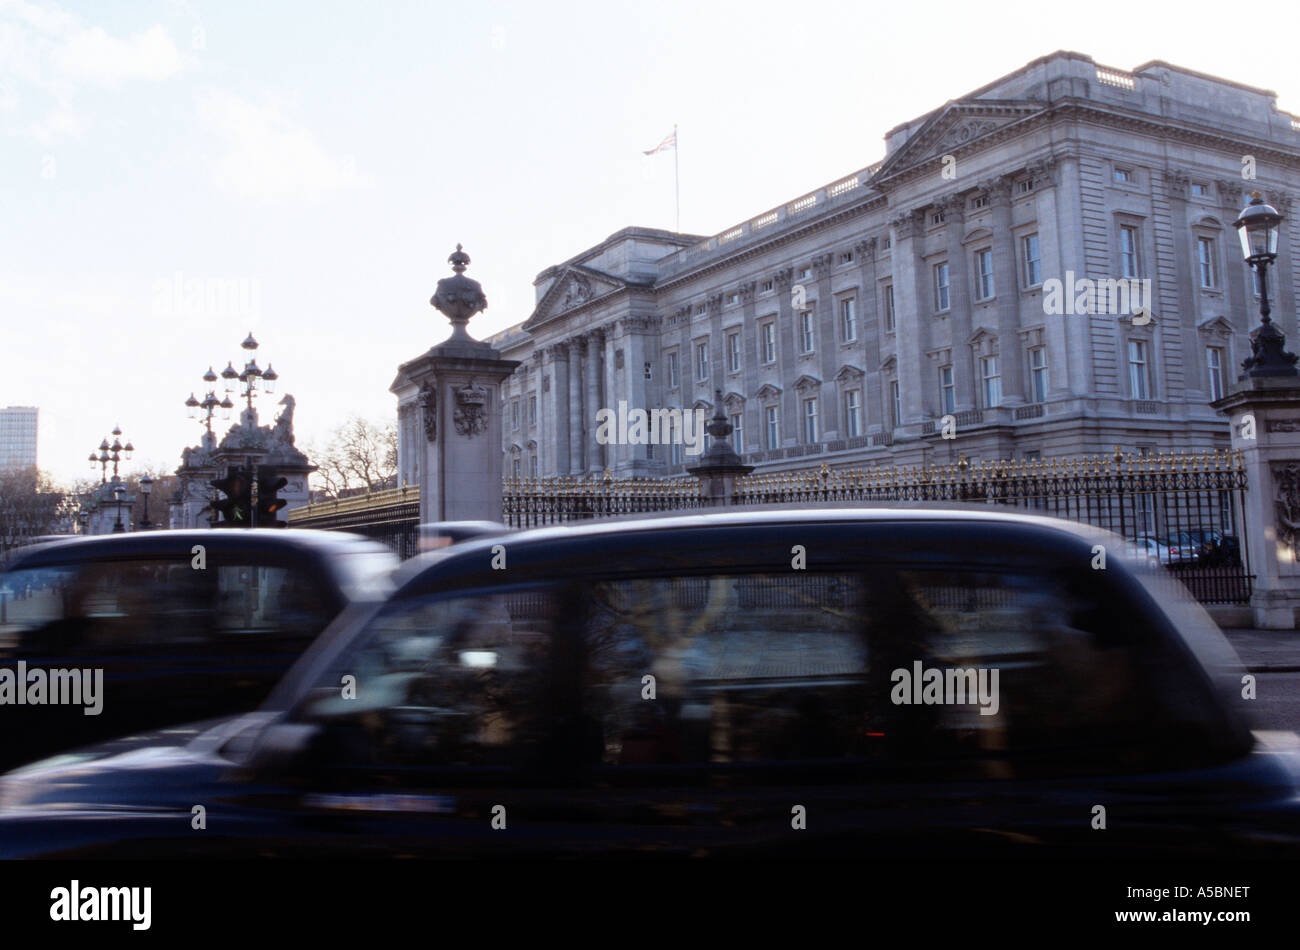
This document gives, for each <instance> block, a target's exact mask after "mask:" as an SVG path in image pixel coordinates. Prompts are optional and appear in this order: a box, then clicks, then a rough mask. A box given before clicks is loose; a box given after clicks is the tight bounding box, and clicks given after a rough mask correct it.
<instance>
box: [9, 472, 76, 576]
mask: <svg viewBox="0 0 1300 950" xmlns="http://www.w3.org/2000/svg"><path fill="white" fill-rule="evenodd" d="M75 511H76V498H75V496H73V495H71V494H70V493H68V492H64V491H61V490H59V489H58V488H57V487H56V486H55V485H54V482H53V480H52V479H51V478H50V476H49V474H48V473H46V472H41V471H38V470H37V469H35V468H26V469H17V470H13V471H0V559H2V558H4V557H7V555H8V552H9V551H10V550H11V549H13V548H16V547H20V546H22V545H24V544H30V543H31V542H32V541H33V540H34V539H36V538H39V537H40V536H41V535H44V534H62V533H71V531H72V518H73V516H74V514H75Z"/></svg>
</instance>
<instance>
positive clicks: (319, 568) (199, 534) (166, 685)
mask: <svg viewBox="0 0 1300 950" xmlns="http://www.w3.org/2000/svg"><path fill="white" fill-rule="evenodd" d="M397 563H398V561H397V557H396V556H395V555H393V554H392V553H391V552H389V551H388V549H387V548H385V547H383V546H382V545H379V544H377V543H375V542H372V541H368V540H366V539H363V538H359V537H356V536H353V535H347V534H338V533H327V532H312V531H294V530H281V531H272V530H269V529H268V530H248V531H215V530H208V531H153V532H139V533H130V534H115V535H105V536H98V537H80V538H75V539H65V540H59V541H54V542H51V543H48V544H39V545H33V546H31V547H28V548H24V549H22V550H21V551H19V552H16V553H15V556H14V557H13V559H12V560H11V561H10V563H9V564H8V567H7V570H6V571H5V572H4V573H3V574H0V727H2V728H0V765H2V766H3V767H4V768H12V767H13V766H14V765H17V764H20V763H22V762H27V761H31V760H32V759H35V758H38V757H41V756H46V755H49V754H51V753H53V752H57V751H60V750H62V749H67V748H73V747H76V746H80V745H84V744H86V743H87V742H93V741H98V740H100V739H106V738H111V737H117V736H122V735H125V734H127V733H130V732H133V731H136V730H142V729H156V728H158V727H160V726H167V725H171V724H174V723H185V722H192V721H194V720H195V719H200V718H206V717H211V716H219V715H229V714H231V713H237V712H246V711H249V710H253V709H256V708H257V706H258V705H259V704H260V703H261V702H262V701H263V700H265V699H266V697H267V694H268V693H269V692H270V691H271V688H272V687H273V686H274V685H275V684H276V682H278V681H279V679H280V678H281V677H282V676H283V675H284V673H285V671H286V670H287V669H288V668H289V667H290V666H291V665H292V663H293V661H294V660H296V659H297V658H298V656H299V655H300V654H301V653H302V651H303V650H304V649H305V648H306V647H307V645H308V644H309V643H311V641H312V640H313V639H314V638H315V637H316V635H317V634H319V633H320V632H321V630H323V629H324V628H325V626H326V625H327V624H328V623H329V622H330V621H331V620H332V619H333V618H334V617H335V616H337V615H338V613H339V612H340V611H341V610H342V609H343V608H344V607H345V606H346V605H348V604H349V603H351V602H353V601H357V600H366V599H374V600H379V599H382V597H383V596H384V595H385V594H387V593H388V592H390V591H391V590H392V585H391V580H390V579H389V575H391V571H392V569H393V568H394V567H395V566H396V565H397ZM6 670H7V671H9V672H8V673H7V674H6V672H5V671H6ZM95 671H102V672H98V673H97V672H95ZM20 674H21V675H20ZM56 691H58V694H57V695H56ZM55 699H62V700H65V701H66V700H73V701H72V702H66V703H65V704H63V705H55V704H53V701H54V700H55ZM33 700H36V701H37V702H35V703H34V702H33Z"/></svg>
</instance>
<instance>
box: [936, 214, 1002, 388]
mask: <svg viewBox="0 0 1300 950" xmlns="http://www.w3.org/2000/svg"><path fill="white" fill-rule="evenodd" d="M939 207H940V208H942V210H943V218H944V230H945V231H946V233H947V238H948V326H949V328H950V336H949V340H950V341H951V342H952V375H953V386H954V387H955V397H956V404H957V411H958V412H965V411H966V410H969V409H974V408H975V377H974V373H975V367H974V358H973V357H972V355H971V349H970V342H969V341H970V337H971V291H970V282H971V275H970V268H971V264H972V262H971V260H970V258H969V256H968V255H967V254H966V245H964V244H963V243H962V240H961V239H962V231H963V228H964V224H965V221H966V214H965V203H964V202H963V201H962V200H961V199H960V198H956V197H952V198H949V199H948V200H947V201H946V202H944V203H943V204H941V205H940V206H939ZM994 280H995V281H996V277H995V278H994ZM996 289H997V288H996V286H995V287H994V290H996ZM940 335H941V336H942V334H940ZM939 345H942V344H939ZM922 365H925V364H922ZM931 368H932V367H931ZM937 386H938V378H937V376H936V377H935V378H933V379H927V380H926V381H925V383H924V385H923V389H924V390H925V392H926V395H927V397H928V396H929V394H930V391H931V390H932V389H933V388H935V387H937ZM927 401H928V398H927ZM935 408H936V410H938V409H940V408H942V407H941V405H940V404H939V403H938V402H937V401H936V403H935Z"/></svg>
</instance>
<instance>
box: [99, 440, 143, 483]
mask: <svg viewBox="0 0 1300 950" xmlns="http://www.w3.org/2000/svg"><path fill="white" fill-rule="evenodd" d="M121 437H122V427H121V426H114V427H113V444H112V445H110V444H109V442H108V439H104V441H102V442H100V443H99V450H98V451H99V454H98V455H96V454H95V453H94V452H91V453H90V468H91V470H92V471H93V470H94V468H95V466H96V465H98V466H99V467H100V469H99V483H100V484H101V485H102V484H104V483H105V482H107V481H108V465H109V463H110V462H111V463H112V464H113V480H114V481H116V480H117V465H118V462H120V461H121V460H122V458H123V457H125V458H126V459H127V460H130V458H131V454H132V453H133V452H134V451H135V446H134V445H132V444H131V442H130V440H129V439H128V440H127V443H126V445H123V444H122V438H121Z"/></svg>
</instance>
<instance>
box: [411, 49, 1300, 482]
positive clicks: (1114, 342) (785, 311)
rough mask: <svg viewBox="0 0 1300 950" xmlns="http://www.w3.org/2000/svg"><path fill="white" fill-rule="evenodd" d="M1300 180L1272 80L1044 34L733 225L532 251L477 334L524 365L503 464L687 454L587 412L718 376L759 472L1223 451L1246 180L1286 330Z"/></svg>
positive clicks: (1238, 336) (717, 386)
mask: <svg viewBox="0 0 1300 950" xmlns="http://www.w3.org/2000/svg"><path fill="white" fill-rule="evenodd" d="M1298 190H1300V119H1297V118H1294V117H1292V116H1291V115H1289V114H1287V113H1284V112H1280V111H1279V110H1278V108H1277V103H1276V95H1275V94H1274V93H1272V92H1269V91H1267V90H1262V89H1257V88H1254V87H1251V86H1246V85H1242V84H1239V83H1236V82H1232V81H1229V80H1226V79H1219V78H1215V77H1213V76H1208V75H1204V74H1202V73H1197V72H1193V71H1191V70H1189V69H1185V68H1183V67H1180V66H1175V65H1172V64H1169V63H1164V62H1151V63H1147V64H1146V65H1143V66H1139V67H1138V68H1136V69H1134V70H1133V71H1131V72H1124V71H1121V70H1118V69H1113V68H1109V67H1103V66H1099V65H1098V64H1097V63H1095V62H1094V61H1093V60H1092V59H1091V58H1090V57H1088V56H1085V55H1082V54H1080V53H1073V52H1057V53H1053V54H1052V55H1050V56H1046V57H1043V58H1042V59H1039V60H1036V61H1034V62H1032V63H1029V64H1028V65H1027V66H1025V67H1024V68H1022V69H1020V70H1017V71H1016V72H1014V73H1011V74H1010V75H1007V76H1004V77H1002V78H1001V79H998V80H996V81H994V82H992V83H990V84H988V85H986V86H984V87H983V88H980V89H977V90H975V91H974V92H972V93H970V94H969V95H966V96H963V97H961V98H959V99H954V100H952V101H950V102H948V103H946V104H944V105H942V106H941V107H939V108H938V109H935V110H934V111H933V112H930V113H928V114H926V115H923V116H920V117H918V118H915V119H912V120H909V121H907V122H904V123H903V124H901V125H899V126H897V127H896V128H894V129H892V130H890V131H889V132H887V133H886V134H885V156H884V158H883V160H881V161H879V162H877V163H875V164H873V165H870V166H868V167H866V168H864V169H861V170H860V171H857V172H854V173H853V174H850V175H847V176H846V177H844V178H841V179H839V180H838V181H835V182H832V183H830V184H828V185H826V186H825V187H822V188H818V189H817V190H815V191H813V192H810V193H808V194H806V195H803V196H800V197H797V198H795V199H794V200H791V201H789V202H787V203H785V204H782V205H780V206H778V207H776V208H772V209H769V210H765V211H763V212H762V213H760V214H757V215H755V216H754V217H752V218H750V219H749V220H747V221H743V222H741V223H739V224H737V225H736V226H734V227H731V228H728V229H727V230H725V231H723V232H722V233H720V234H716V235H713V236H706V235H697V234H680V233H675V232H671V231H663V230H657V229H651V228H639V227H628V228H625V229H623V230H621V231H619V232H617V233H616V234H613V235H610V236H609V237H608V238H606V239H605V240H603V241H601V242H599V243H597V244H595V245H594V246H592V247H590V248H588V249H587V250H585V251H583V252H582V253H580V254H577V255H575V256H574V257H572V258H570V259H569V260H567V261H565V262H563V263H560V264H556V265H554V266H551V267H547V268H546V269H545V270H543V271H542V272H541V273H540V274H539V275H538V276H537V279H536V281H535V286H536V308H535V309H534V310H533V312H532V314H531V315H530V316H529V317H528V318H527V319H526V320H524V321H523V322H522V323H520V324H518V325H516V326H513V327H511V328H510V329H508V330H505V331H503V332H501V333H499V334H497V335H495V336H494V337H492V338H491V339H490V342H491V343H492V344H493V345H494V346H495V347H496V348H497V349H498V350H499V351H500V353H501V356H502V357H503V358H506V359H510V360H518V361H519V366H518V368H517V369H516V370H515V371H514V373H513V374H512V375H511V376H510V377H509V378H507V379H506V380H505V382H504V383H503V384H502V385H501V391H500V402H499V404H498V405H499V407H500V409H501V411H502V412H503V414H504V426H503V429H502V432H503V445H502V449H503V451H504V453H505V466H504V472H505V474H506V475H507V476H510V475H518V476H524V477H527V476H554V475H581V474H593V473H598V472H602V471H604V470H606V469H608V470H609V471H610V472H611V473H612V474H613V475H614V476H618V477H623V476H632V475H676V474H680V473H682V472H683V471H684V470H685V469H686V468H687V467H689V466H690V465H691V464H692V462H693V461H694V460H693V458H692V457H691V456H690V455H689V454H687V453H686V451H685V449H684V447H683V446H682V445H680V444H644V443H645V440H644V439H643V440H640V442H639V443H638V444H618V443H617V442H610V440H608V439H603V438H598V426H597V415H598V413H599V412H600V411H601V410H602V409H605V410H610V411H613V412H616V413H617V412H620V411H622V412H624V413H627V412H630V411H632V410H636V409H642V410H646V411H649V410H653V409H656V408H659V409H679V410H705V411H707V412H708V413H709V414H710V415H712V414H714V412H715V411H716V406H715V402H716V401H717V400H718V398H719V396H718V394H720V398H721V402H722V407H723V412H724V413H725V415H726V416H727V417H728V418H729V419H730V421H731V423H732V424H733V426H734V427H735V433H734V434H733V436H732V439H731V442H732V445H733V447H734V448H735V449H736V451H737V452H739V453H740V454H741V455H742V456H743V458H744V460H745V462H746V463H748V464H751V465H753V466H755V467H756V469H757V471H760V472H763V471H790V470H798V469H807V468H815V467H819V466H820V465H822V464H823V463H825V464H826V465H828V466H829V467H831V468H836V467H840V466H851V467H870V466H873V465H882V464H883V465H897V464H904V465H911V464H917V463H928V462H933V463H945V462H951V461H954V460H955V459H956V458H957V457H958V456H959V455H965V456H966V457H967V458H968V459H969V460H971V461H972V462H977V461H981V460H991V459H995V458H1006V459H1025V458H1051V457H1055V456H1062V455H1079V454H1089V455H1091V454H1101V453H1107V454H1108V453H1110V452H1111V451H1112V449H1113V447H1114V446H1116V445H1118V446H1121V447H1122V448H1123V449H1124V450H1125V451H1127V452H1143V451H1150V452H1157V451H1168V450H1186V449H1192V450H1201V449H1222V448H1226V447H1227V445H1228V439H1229V431H1228V424H1227V421H1226V420H1225V418H1224V417H1223V416H1221V415H1220V414H1219V413H1217V412H1216V411H1215V410H1214V409H1213V408H1212V407H1211V406H1210V402H1211V401H1212V400H1215V399H1217V398H1219V397H1220V396H1222V395H1223V394H1224V392H1225V391H1226V390H1227V389H1230V388H1231V387H1232V386H1233V385H1234V384H1235V383H1236V381H1237V378H1238V376H1239V375H1240V372H1241V371H1240V368H1239V367H1240V364H1241V361H1242V360H1243V359H1244V358H1245V357H1246V356H1248V355H1249V354H1250V339H1249V333H1250V331H1251V330H1252V329H1253V328H1254V327H1255V326H1257V325H1258V323H1259V310H1258V302H1259V297H1258V293H1257V291H1258V288H1257V287H1256V286H1255V280H1254V279H1253V275H1252V272H1251V271H1250V270H1249V269H1248V268H1247V266H1246V265H1245V264H1244V263H1243V261H1242V256H1241V251H1240V246H1239V242H1238V237H1237V233H1236V231H1235V230H1234V228H1233V226H1232V222H1233V221H1234V220H1235V219H1236V217H1237V216H1238V215H1239V214H1240V212H1241V210H1242V208H1243V207H1244V206H1245V205H1246V203H1247V202H1249V200H1250V198H1251V193H1252V192H1254V191H1259V192H1260V193H1261V194H1262V195H1263V197H1264V199H1265V200H1266V201H1267V202H1268V203H1270V204H1272V205H1273V206H1274V207H1275V208H1277V210H1278V211H1280V212H1281V213H1282V214H1283V215H1284V216H1285V218H1286V220H1285V221H1284V223H1283V229H1284V231H1283V236H1282V240H1281V244H1280V247H1279V254H1278V259H1277V265H1276V266H1275V267H1274V268H1272V269H1270V270H1269V272H1268V281H1269V285H1270V286H1269V296H1270V298H1271V300H1272V301H1273V305H1274V310H1273V315H1274V320H1275V322H1277V323H1278V325H1279V326H1280V327H1281V328H1282V330H1283V331H1284V332H1285V333H1286V335H1287V337H1288V341H1289V342H1290V343H1291V344H1292V345H1293V346H1300V336H1297V328H1296V297H1297V272H1296V258H1297V252H1300V239H1298V235H1300V229H1298V228H1297V226H1296V218H1295V214H1296V209H1295V208H1294V207H1293V197H1294V196H1295V194H1296V193H1297V191H1298ZM403 424H404V426H405V427H412V426H414V425H415V424H416V423H415V420H414V416H413V414H411V413H407V414H406V418H405V420H404V423H403ZM417 437H418V436H417V433H416V432H414V431H412V432H410V433H405V432H404V433H403V438H404V439H408V438H409V439H414V438H417ZM625 441H630V440H625ZM407 454H408V455H409V453H407ZM403 477H404V480H405V481H414V480H415V479H414V477H413V473H406V472H404V473H403Z"/></svg>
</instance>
